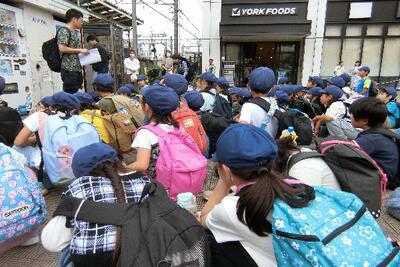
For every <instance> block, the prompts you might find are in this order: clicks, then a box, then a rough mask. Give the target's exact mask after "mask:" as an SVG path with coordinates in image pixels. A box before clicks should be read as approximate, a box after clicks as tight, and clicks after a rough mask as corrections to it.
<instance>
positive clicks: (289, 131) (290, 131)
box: [281, 126, 298, 145]
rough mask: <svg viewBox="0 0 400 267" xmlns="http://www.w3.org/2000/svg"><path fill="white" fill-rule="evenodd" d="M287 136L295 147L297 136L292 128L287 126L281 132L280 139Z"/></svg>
mask: <svg viewBox="0 0 400 267" xmlns="http://www.w3.org/2000/svg"><path fill="white" fill-rule="evenodd" d="M288 136H291V137H292V140H293V143H295V144H296V145H297V142H296V140H297V138H298V136H297V134H296V132H295V131H294V128H293V126H289V127H288V128H287V129H286V130H283V131H282V135H281V138H282V137H288Z"/></svg>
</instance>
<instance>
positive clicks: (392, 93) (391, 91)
mask: <svg viewBox="0 0 400 267" xmlns="http://www.w3.org/2000/svg"><path fill="white" fill-rule="evenodd" d="M381 90H382V91H385V92H386V93H387V94H388V95H390V96H391V97H392V98H393V99H395V98H396V97H397V90H396V88H394V87H391V86H390V87H383V88H382V89H381Z"/></svg>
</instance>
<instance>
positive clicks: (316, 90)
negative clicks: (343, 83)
mask: <svg viewBox="0 0 400 267" xmlns="http://www.w3.org/2000/svg"><path fill="white" fill-rule="evenodd" d="M321 91H322V88H321V87H313V88H311V89H310V90H308V91H307V94H310V95H313V96H321Z"/></svg>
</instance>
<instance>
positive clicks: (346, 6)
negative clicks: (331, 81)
mask: <svg viewBox="0 0 400 267" xmlns="http://www.w3.org/2000/svg"><path fill="white" fill-rule="evenodd" d="M339 60H342V61H343V62H344V66H345V68H346V70H349V69H351V67H352V66H353V64H354V62H355V61H356V60H361V62H362V64H363V65H367V66H369V67H370V68H371V73H370V76H372V77H373V78H374V79H375V80H377V81H379V82H381V83H385V82H388V81H396V80H398V79H399V75H400V1H385V0H381V1H348V0H347V1H343V0H329V1H328V4H327V13H326V23H325V39H324V46H323V53H322V67H321V76H324V77H327V76H331V75H332V74H333V69H334V67H335V65H336V64H337V63H338V62H339ZM394 83H395V82H394Z"/></svg>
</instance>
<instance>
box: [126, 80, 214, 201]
mask: <svg viewBox="0 0 400 267" xmlns="http://www.w3.org/2000/svg"><path fill="white" fill-rule="evenodd" d="M141 94H142V96H141V105H142V108H143V111H144V113H145V114H146V116H147V117H148V118H149V124H148V125H146V126H143V127H142V128H139V130H138V131H137V132H136V136H135V139H134V140H133V143H132V148H134V149H136V151H137V157H136V161H135V162H133V163H132V164H130V165H128V166H127V167H128V168H129V169H130V170H133V171H143V172H147V173H148V175H149V176H150V177H151V178H157V180H158V181H159V182H160V183H162V184H163V185H164V186H165V187H166V189H167V191H168V193H169V196H170V197H171V198H173V199H175V198H176V196H177V194H179V193H183V192H192V193H194V194H197V193H199V192H200V191H201V190H202V187H203V182H204V178H205V174H206V166H207V161H206V159H205V158H204V157H203V156H202V155H201V152H200V150H199V148H198V146H197V145H196V143H195V142H194V141H193V138H192V137H191V136H190V135H189V134H188V133H186V132H185V131H184V130H183V129H179V124H178V122H177V121H176V120H175V119H174V118H173V116H172V112H173V111H175V110H176V109H177V108H178V106H179V97H178V95H177V94H176V93H175V91H174V90H172V89H171V88H169V87H166V86H160V85H151V86H148V87H146V88H144V89H142V90H141Z"/></svg>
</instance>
